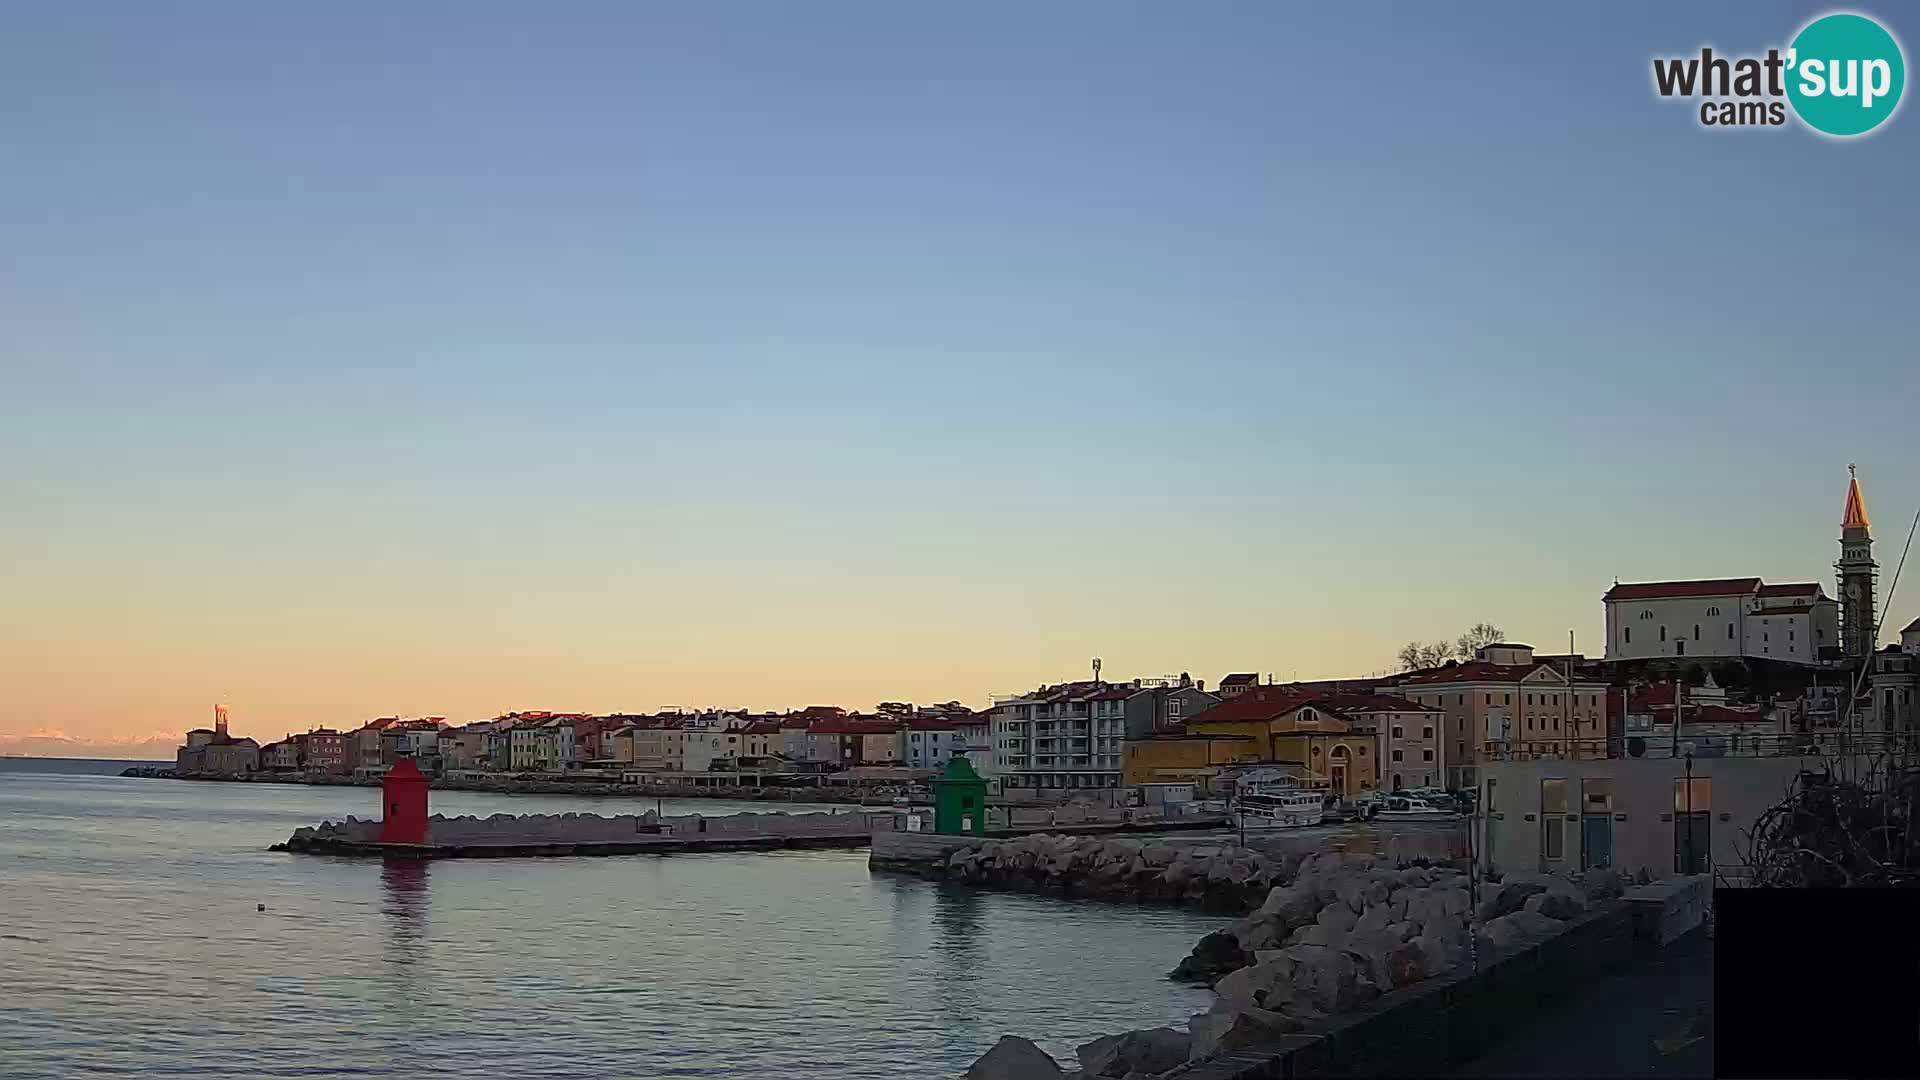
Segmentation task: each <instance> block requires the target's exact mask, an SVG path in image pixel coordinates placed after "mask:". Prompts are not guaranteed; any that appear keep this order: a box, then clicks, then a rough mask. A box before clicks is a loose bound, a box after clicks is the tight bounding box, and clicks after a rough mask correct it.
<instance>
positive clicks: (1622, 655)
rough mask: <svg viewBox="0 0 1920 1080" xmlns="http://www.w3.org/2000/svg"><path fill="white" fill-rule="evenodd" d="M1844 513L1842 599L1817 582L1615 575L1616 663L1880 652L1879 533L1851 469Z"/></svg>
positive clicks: (1610, 608)
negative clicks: (1619, 578)
mask: <svg viewBox="0 0 1920 1080" xmlns="http://www.w3.org/2000/svg"><path fill="white" fill-rule="evenodd" d="M1847 472H1848V480H1847V502H1846V507H1845V509H1844V510H1843V511H1842V513H1841V520H1840V560H1839V561H1838V562H1836V563H1835V564H1834V568H1835V569H1836V570H1837V571H1839V589H1840V593H1839V599H1838V600H1835V599H1834V598H1831V597H1829V596H1827V594H1826V592H1825V591H1824V590H1823V589H1822V588H1821V587H1820V585H1819V584H1818V583H1817V582H1803V583H1796V584H1788V585H1768V584H1766V583H1765V582H1763V581H1761V580H1760V579H1759V578H1757V577H1743V578H1715V579H1710V580H1700V581H1646V582H1633V583H1623V582H1615V583H1614V586H1613V588H1611V589H1609V590H1608V591H1607V594H1606V596H1605V597H1603V598H1602V599H1603V601H1604V602H1605V604H1606V607H1607V649H1606V658H1607V659H1608V660H1613V661H1619V660H1653V659H1692V658H1694V657H1699V658H1701V659H1704V660H1739V659H1746V660H1780V661H1785V662H1787V663H1793V664H1817V663H1833V662H1837V661H1840V660H1842V659H1854V658H1862V657H1865V656H1867V655H1868V654H1870V653H1872V652H1873V645H1874V640H1873V639H1874V632H1873V619H1874V595H1873V590H1874V577H1875V572H1876V569H1877V567H1876V565H1875V563H1874V561H1873V536H1872V533H1871V532H1870V531H1869V526H1868V523H1867V503H1866V498H1865V497H1864V496H1863V495H1861V493H1860V481H1859V479H1858V478H1857V477H1855V476H1854V475H1853V466H1851V465H1849V466H1848V467H1847Z"/></svg>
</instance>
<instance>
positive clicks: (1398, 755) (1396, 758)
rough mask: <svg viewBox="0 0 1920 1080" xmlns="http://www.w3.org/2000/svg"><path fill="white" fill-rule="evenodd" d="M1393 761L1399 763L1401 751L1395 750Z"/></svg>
mask: <svg viewBox="0 0 1920 1080" xmlns="http://www.w3.org/2000/svg"><path fill="white" fill-rule="evenodd" d="M1393 760H1395V761H1399V760H1400V751H1398V750H1395V751H1394V752H1393Z"/></svg>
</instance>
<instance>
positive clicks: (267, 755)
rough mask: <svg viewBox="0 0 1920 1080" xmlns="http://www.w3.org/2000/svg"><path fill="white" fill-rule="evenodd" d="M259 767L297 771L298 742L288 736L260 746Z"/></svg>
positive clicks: (298, 767) (280, 770)
mask: <svg viewBox="0 0 1920 1080" xmlns="http://www.w3.org/2000/svg"><path fill="white" fill-rule="evenodd" d="M260 767H261V768H262V769H266V770H268V771H270V772H285V773H291V772H299V771H300V744H299V743H298V742H296V741H295V740H293V739H290V738H289V739H281V740H280V741H279V742H272V743H268V744H267V745H265V746H262V747H261V748H260Z"/></svg>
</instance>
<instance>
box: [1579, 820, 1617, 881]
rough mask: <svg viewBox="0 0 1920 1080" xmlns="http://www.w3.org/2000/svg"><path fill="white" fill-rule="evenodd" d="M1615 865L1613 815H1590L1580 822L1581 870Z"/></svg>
mask: <svg viewBox="0 0 1920 1080" xmlns="http://www.w3.org/2000/svg"><path fill="white" fill-rule="evenodd" d="M1612 865H1613V815H1612V814H1588V815H1587V816H1586V817H1585V818H1583V819H1581V822H1580V869H1582V870H1591V869H1593V868H1595V867H1597V866H1612Z"/></svg>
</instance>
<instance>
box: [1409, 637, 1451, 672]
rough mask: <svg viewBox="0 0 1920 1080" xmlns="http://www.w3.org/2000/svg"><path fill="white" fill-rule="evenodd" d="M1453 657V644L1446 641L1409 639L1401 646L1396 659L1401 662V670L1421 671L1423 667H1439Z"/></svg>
mask: <svg viewBox="0 0 1920 1080" xmlns="http://www.w3.org/2000/svg"><path fill="white" fill-rule="evenodd" d="M1452 658H1453V646H1451V645H1448V644H1447V643H1446V642H1444V641H1436V642H1433V643H1431V644H1427V643H1423V642H1419V641H1409V642H1407V643H1406V644H1405V645H1402V646H1400V651H1399V652H1398V653H1396V654H1395V659H1397V660H1399V662H1400V670H1401V671H1419V670H1421V669H1422V668H1430V667H1439V666H1440V665H1441V664H1444V663H1446V662H1447V661H1448V660H1450V659H1452Z"/></svg>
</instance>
